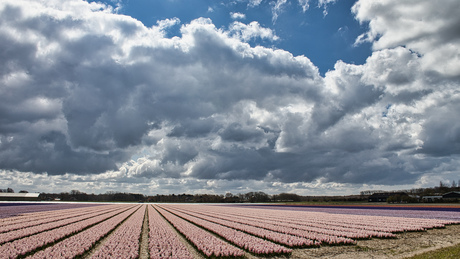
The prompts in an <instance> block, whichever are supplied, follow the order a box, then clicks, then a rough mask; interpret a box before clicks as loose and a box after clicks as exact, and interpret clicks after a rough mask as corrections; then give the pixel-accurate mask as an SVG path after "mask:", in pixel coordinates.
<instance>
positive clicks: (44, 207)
mask: <svg viewBox="0 0 460 259" xmlns="http://www.w3.org/2000/svg"><path fill="white" fill-rule="evenodd" d="M97 206H100V204H89V203H54V204H43V203H31V204H28V205H24V204H22V203H21V204H20V205H19V204H16V203H8V204H6V205H5V206H0V225H2V222H4V220H11V219H13V218H15V217H18V216H21V215H23V214H29V213H36V212H40V211H47V212H50V211H59V210H63V209H72V208H84V207H97Z"/></svg>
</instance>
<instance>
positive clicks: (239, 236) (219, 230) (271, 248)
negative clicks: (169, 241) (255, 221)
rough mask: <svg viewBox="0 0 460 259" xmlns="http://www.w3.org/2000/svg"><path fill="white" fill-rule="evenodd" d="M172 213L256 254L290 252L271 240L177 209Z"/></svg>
mask: <svg viewBox="0 0 460 259" xmlns="http://www.w3.org/2000/svg"><path fill="white" fill-rule="evenodd" d="M174 214H176V215H177V216H180V217H181V218H184V219H186V220H187V221H190V222H192V223H194V224H196V225H198V226H200V227H202V228H205V229H207V230H209V231H211V232H213V233H215V234H217V235H219V236H221V237H222V238H224V239H225V240H228V241H229V242H231V243H233V244H235V245H237V246H238V247H241V248H244V249H245V250H248V251H250V252H251V253H254V254H256V255H271V254H289V253H291V252H292V250H291V249H289V248H286V247H284V246H281V245H277V244H275V243H273V242H270V241H267V240H264V239H261V238H258V237H255V236H253V235H249V234H247V233H244V232H242V231H238V230H236V229H233V228H230V227H226V226H223V225H219V224H216V223H213V222H210V221H207V220H203V219H200V218H197V217H193V216H190V215H188V214H185V213H182V212H179V211H177V210H175V211H174Z"/></svg>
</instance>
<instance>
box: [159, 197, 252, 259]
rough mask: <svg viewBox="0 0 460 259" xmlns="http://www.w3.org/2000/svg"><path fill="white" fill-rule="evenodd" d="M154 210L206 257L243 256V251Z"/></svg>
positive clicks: (161, 210) (186, 222)
mask: <svg viewBox="0 0 460 259" xmlns="http://www.w3.org/2000/svg"><path fill="white" fill-rule="evenodd" d="M155 208H156V209H157V210H158V211H159V212H160V213H161V214H162V215H163V216H164V217H165V218H166V219H167V220H168V221H169V222H170V223H171V224H172V225H173V226H174V227H175V228H176V229H177V230H178V231H179V232H180V233H181V234H183V235H184V236H185V237H186V238H187V240H189V241H190V242H191V243H193V244H194V245H195V246H196V248H197V249H198V250H199V251H201V252H202V253H204V254H205V255H206V256H208V257H211V256H216V257H220V256H226V257H229V256H233V257H240V256H243V255H244V251H243V250H241V249H239V248H237V247H234V246H232V245H230V244H229V243H227V242H225V241H223V240H222V239H220V238H217V237H216V236H214V235H212V234H211V233H209V232H208V231H206V230H204V229H202V228H200V227H197V226H195V225H194V224H192V223H190V222H188V221H186V220H184V219H182V218H179V217H178V216H176V215H174V214H172V213H170V212H168V211H166V210H163V209H161V208H160V207H158V206H155Z"/></svg>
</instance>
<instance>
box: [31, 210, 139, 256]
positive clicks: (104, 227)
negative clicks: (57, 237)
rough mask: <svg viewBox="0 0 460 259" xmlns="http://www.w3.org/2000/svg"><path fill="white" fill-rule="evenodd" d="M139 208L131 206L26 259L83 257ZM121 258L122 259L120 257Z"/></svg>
mask: <svg viewBox="0 0 460 259" xmlns="http://www.w3.org/2000/svg"><path fill="white" fill-rule="evenodd" d="M139 207H140V206H131V207H130V208H129V209H127V210H126V207H125V210H124V211H123V212H121V213H120V211H118V213H117V214H116V215H113V216H112V217H110V218H108V219H107V218H106V220H104V221H102V222H100V223H99V224H97V225H95V226H92V227H90V228H88V229H86V230H84V231H81V232H79V233H77V234H75V235H73V236H71V237H69V238H66V239H64V240H62V241H61V242H59V243H56V244H55V245H53V246H50V247H48V248H46V249H45V250H41V251H39V252H37V253H35V254H33V255H31V256H29V257H27V258H34V259H44V258H75V257H76V256H81V255H83V254H84V253H85V252H86V251H88V250H89V249H91V248H92V247H93V246H94V245H95V244H96V243H97V242H98V241H99V240H100V239H101V238H103V237H105V236H106V235H107V234H108V233H109V232H110V231H111V230H113V229H114V228H115V227H117V226H118V225H119V224H120V223H121V222H122V221H123V220H125V219H126V218H127V217H129V216H130V215H131V214H133V213H134V212H135V211H136V210H138V209H139ZM120 258H122V257H120Z"/></svg>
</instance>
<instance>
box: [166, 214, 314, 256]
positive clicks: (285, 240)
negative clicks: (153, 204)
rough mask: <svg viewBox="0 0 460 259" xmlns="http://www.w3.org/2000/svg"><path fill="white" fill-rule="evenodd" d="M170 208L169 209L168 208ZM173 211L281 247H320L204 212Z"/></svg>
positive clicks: (305, 240) (307, 240)
mask: <svg viewBox="0 0 460 259" xmlns="http://www.w3.org/2000/svg"><path fill="white" fill-rule="evenodd" d="M168 208H170V207H168ZM174 209H175V210H179V211H181V212H184V213H187V214H188V215H191V216H193V217H197V218H201V219H204V220H207V221H210V222H213V223H217V224H220V225H222V226H226V227H230V228H233V229H236V230H240V231H243V232H246V233H249V234H251V235H254V236H258V237H261V238H264V239H268V240H271V241H274V242H276V243H280V244H283V245H287V246H289V247H305V246H319V245H321V242H319V241H316V242H315V241H313V240H311V239H307V238H303V237H298V236H294V235H289V234H284V233H280V232H276V231H272V230H268V229H265V228H259V227H255V226H251V225H248V224H245V223H238V222H235V221H231V220H226V219H224V218H221V217H219V216H215V215H210V214H209V215H208V214H207V213H206V212H205V211H201V212H192V211H190V210H181V209H179V208H177V207H174Z"/></svg>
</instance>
